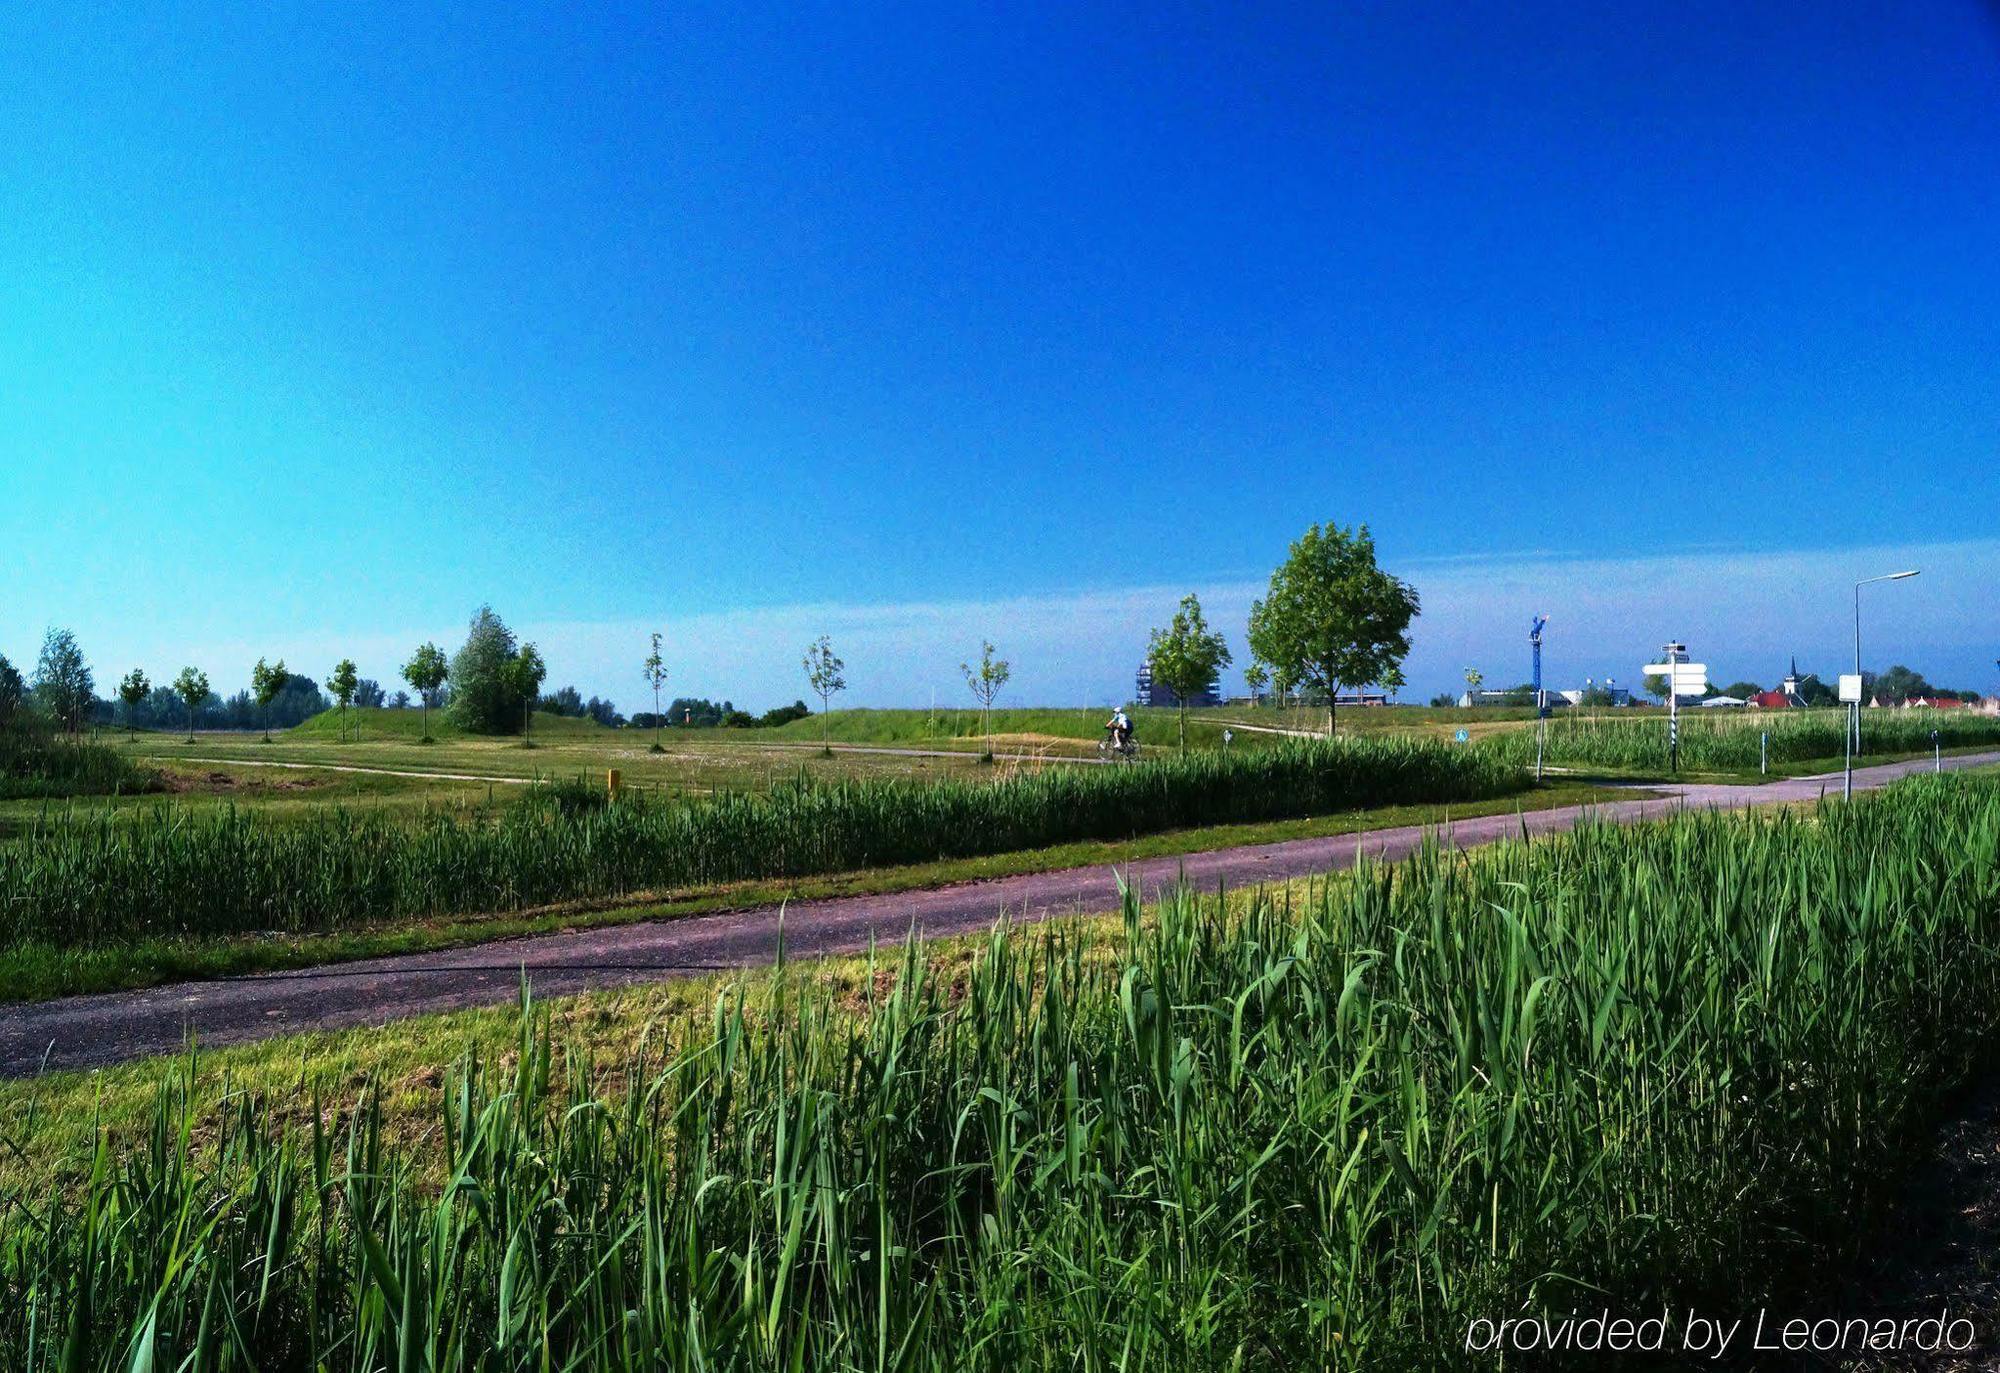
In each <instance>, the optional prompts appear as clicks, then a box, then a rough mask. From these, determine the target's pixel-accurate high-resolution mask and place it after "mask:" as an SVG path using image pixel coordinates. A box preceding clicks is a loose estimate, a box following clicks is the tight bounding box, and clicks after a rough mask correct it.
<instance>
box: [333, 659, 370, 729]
mask: <svg viewBox="0 0 2000 1373" xmlns="http://www.w3.org/2000/svg"><path fill="white" fill-rule="evenodd" d="M360 688H361V677H360V674H358V673H357V672H356V671H355V670H354V660H353V659H352V658H342V659H341V660H340V661H339V662H338V663H337V664H335V665H334V669H333V676H331V677H329V678H327V679H326V689H327V690H328V691H330V692H332V693H333V699H334V700H336V701H338V702H340V737H341V738H343V739H345V738H346V737H347V707H348V705H349V703H351V702H352V701H353V700H354V693H355V692H356V691H358V690H360Z"/></svg>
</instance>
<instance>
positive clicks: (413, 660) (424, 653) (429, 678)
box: [403, 643, 451, 744]
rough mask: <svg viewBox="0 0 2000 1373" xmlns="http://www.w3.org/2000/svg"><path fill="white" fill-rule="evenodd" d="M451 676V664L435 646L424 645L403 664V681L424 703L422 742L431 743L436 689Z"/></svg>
mask: <svg viewBox="0 0 2000 1373" xmlns="http://www.w3.org/2000/svg"><path fill="white" fill-rule="evenodd" d="M449 676H451V662H450V660H448V659H447V658H446V657H445V656H444V650H443V649H441V648H439V647H438V646H437V645H436V644H429V643H427V644H424V645H423V646H422V647H420V648H419V649H418V650H417V651H416V652H415V653H413V654H411V655H410V661H409V662H407V663H404V664H403V680H404V681H406V682H408V683H409V684H410V685H411V686H412V687H414V688H416V692H417V699H418V700H420V701H422V702H423V703H424V723H423V731H424V733H423V742H424V743H426V744H428V743H430V742H431V707H432V706H434V705H436V704H437V694H438V688H440V687H442V686H443V685H444V684H445V679H446V678H447V677H449Z"/></svg>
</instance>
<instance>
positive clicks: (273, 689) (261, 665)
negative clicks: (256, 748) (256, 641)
mask: <svg viewBox="0 0 2000 1373" xmlns="http://www.w3.org/2000/svg"><path fill="white" fill-rule="evenodd" d="M290 678H291V674H290V673H288V672H286V671H285V660H284V659H283V658H280V659H278V661H277V662H275V663H266V662H265V661H264V660H263V659H262V658H259V659H258V660H257V666H255V667H253V668H251V669H250V690H251V693H252V694H253V695H255V696H256V698H257V707H258V709H260V710H262V711H263V712H264V742H265V743H267V744H268V743H270V742H271V702H273V701H275V700H277V699H278V693H280V692H282V691H283V690H284V689H285V683H286V682H287V681H289V680H290Z"/></svg>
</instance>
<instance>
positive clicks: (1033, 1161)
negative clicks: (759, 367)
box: [0, 778, 2000, 1370]
mask: <svg viewBox="0 0 2000 1373" xmlns="http://www.w3.org/2000/svg"><path fill="white" fill-rule="evenodd" d="M1996 936H2000V787H1996V786H1995V785H1994V784H1992V783H1991V782H1974V781H1969V780H1966V779H1957V778H1948V779H1936V780H1931V779H1925V780H1922V781H1918V782H1914V783H1910V784H1906V785H1904V786H1901V787H1898V788H1896V789H1894V790H1893V791H1892V792H1890V793H1889V794H1887V795H1885V796H1883V797H1881V798H1878V799H1871V800H1869V801H1866V802H1863V803H1860V804H1857V805H1853V806H1840V805H1829V806H1826V807H1822V808H1820V809H1818V810H1816V811H1813V812H1811V813H1807V814H1795V813H1783V814H1777V815H1772V816H1768V817H1758V818H1755V819H1744V818H1731V817H1718V816H1710V815H1687V816H1684V817H1681V818H1677V819H1675V820H1673V821H1670V822H1667V823H1663V824H1658V825H1650V826H1641V827H1637V828H1631V829H1614V828H1591V829H1586V830H1584V831H1581V832H1579V833H1578V834H1576V835H1574V836H1573V837H1570V838H1566V839H1563V840H1558V841H1538V842H1534V843H1527V844H1515V845H1509V846H1504V847H1502V848H1498V849H1494V850H1487V851H1483V852H1481V853H1480V854H1478V855H1475V856H1472V857H1469V858H1467V857H1460V856H1454V855H1448V854H1443V853H1439V852H1431V853H1426V854H1423V855H1420V856H1418V857H1416V858H1414V859H1412V860H1410V861H1409V862H1407V863H1405V864H1401V865H1398V866H1397V867H1395V868H1382V869H1367V870H1363V871H1361V872H1358V873H1356V874H1355V875H1353V876H1352V877H1351V878H1349V879H1347V880H1344V881H1341V882H1338V883H1331V884H1327V885H1324V886H1321V887H1319V888H1317V889H1316V890H1315V891H1314V892H1312V893H1311V894H1310V895H1305V896H1297V895H1293V896H1289V897H1287V896H1282V895H1280V894H1277V893H1267V894H1264V895H1262V896H1259V897H1252V898H1249V899H1245V900H1241V901H1239V902H1237V903H1236V904H1235V905H1234V906H1233V907H1230V908H1226V907H1225V906H1224V904H1223V903H1222V902H1221V901H1220V900H1219V899H1218V898H1217V897H1214V896H1211V895H1203V894H1198V893H1194V892H1186V891H1183V892H1181V893H1179V894H1177V895H1176V896H1174V897H1173V898H1172V899H1171V900H1169V901H1167V902H1165V903H1163V905H1162V906H1161V907H1160V908H1159V909H1158V910H1157V911H1156V912H1154V913H1153V914H1152V915H1151V917H1150V918H1144V917H1142V913H1141V912H1140V911H1138V910H1137V909H1136V908H1132V907H1128V909H1127V911H1126V912H1125V919H1124V920H1123V921H1122V922H1120V923H1118V924H1116V925H1114V926H1112V927H1110V928H1108V929H1107V928H1106V927H1105V926H1103V925H1080V924H1054V925H1048V926H1042V927H1037V928H1035V929H1033V930H1024V931H1007V930H1005V929H1001V930H996V932H995V933H994V934H993V936H992V937H991V938H990V939H989V940H987V941H985V943H984V944H983V945H982V946H981V947H980V949H979V951H978V953H977V955H976V957H974V958H973V959H972V960H971V961H970V962H969V963H962V964H955V965H947V966H946V967H945V968H943V969H939V968H937V967H935V966H934V964H933V961H932V959H931V957H930V956H929V955H928V954H927V953H926V951H924V950H922V949H920V948H917V947H914V946H913V947H912V948H911V949H909V950H907V951H906V952H905V953H904V954H903V955H902V956H901V957H900V958H899V959H898V960H896V961H895V962H893V963H890V964H886V965H883V966H880V967H876V968H864V969H863V970H862V974H861V976H860V978H859V979H858V986H857V987H856V988H855V989H853V990H851V991H843V990H837V989H835V988H833V987H830V986H829V985H827V984H826V983H824V982H821V981H818V980H814V979H810V978H800V977H798V976H796V975H794V974H781V975H779V976H778V977H777V978H776V979H775V980H773V981H770V982H768V983H764V984H762V985H763V987H764V991H763V993H762V994H761V995H760V996H757V997H752V996H751V995H749V994H748V992H747V984H743V985H745V986H746V991H745V992H744V993H742V994H738V993H736V992H734V991H729V990H724V991H723V992H722V993H721V994H719V995H717V996H716V997H715V999H714V1000H713V1002H712V1003H710V1004H709V1005H708V1006H706V1007H702V1008H692V1009H691V1008H688V1007H687V1005H686V1003H685V1002H672V1001H669V1002H664V1003H662V1005H661V1010H660V1016H659V1018H658V1019H656V1020H653V1021H651V1022H650V1023H649V1024H648V1026H647V1028H646V1030H645V1032H644V1033H643V1035H642V1036H641V1038H640V1039H639V1041H638V1043H637V1046H636V1047H633V1048H630V1049H622V1050H621V1051H619V1052H618V1053H617V1055H616V1056H615V1057H611V1056H610V1055H609V1054H608V1053H604V1054H600V1053H599V1052H598V1051H597V1050H596V1049H595V1048H594V1047H593V1046H594V1045H595V1044H596V1043H598V1042H599V1039H598V1036H596V1035H595V1034H593V1033H592V1031H591V1027H590V1025H589V1023H588V1021H587V1020H585V1021H581V1022H579V1021H577V1020H575V1019H561V1020H551V1019H548V1018H545V1016H544V1015H543V1014H540V1013H530V1014H528V1015H525V1016H522V1017H521V1018H520V1019H519V1022H518V1025H517V1028H516V1030H515V1033H514V1036H513V1039H512V1042H511V1045H509V1046H508V1047H506V1048H500V1047H498V1045H497V1044H496V1043H495V1041H494V1039H493V1038H492V1037H490V1036H486V1037H483V1038H482V1041H481V1042H482V1044H483V1045H484V1047H483V1048H482V1049H481V1050H480V1051H479V1052H478V1053H476V1054H475V1055H472V1056H469V1057H467V1058H466V1059H464V1060H462V1061H460V1062H459V1063H458V1064H456V1065H455V1066H453V1067H452V1068H451V1069H450V1070H449V1071H447V1072H442V1073H430V1072H421V1073H420V1076H418V1077H417V1078H416V1079H415V1080H414V1081H377V1082H367V1081H364V1082H360V1083H350V1084H348V1086H347V1089H346V1090H345V1091H344V1092H342V1093H341V1094H340V1095H339V1096H338V1097H337V1098H329V1097H326V1096H320V1097H317V1098H314V1099H313V1100H312V1101H311V1104H310V1107H309V1109H307V1110H306V1111H305V1112H304V1116H305V1119H304V1120H303V1121H300V1120H299V1113H298V1110H297V1103H296V1102H293V1103H290V1104H287V1103H286V1102H284V1101H283V1100H276V1099H273V1097H272V1096H267V1095H263V1094H252V1093H248V1092H243V1093H234V1092H232V1093H228V1094H225V1095H224V1096H223V1097H222V1098H221V1099H220V1101H219V1102H217V1103H216V1104H214V1105H206V1104H204V1105H199V1106H197V1105H196V1104H195V1103H196V1102H207V1101H209V1100H210V1098H209V1097H208V1096H207V1094H206V1093H205V1091H204V1090H203V1089H201V1088H199V1087H198V1086H189V1085H184V1080H183V1077H182V1075H181V1073H180V1072H179V1071H177V1070H175V1069H172V1068H169V1069H167V1070H165V1071H164V1072H162V1073H161V1076H160V1079H159V1081H160V1087H159V1091H158V1095H157V1097H156V1102H155V1106H154V1108H153V1111H152V1113H151V1124H150V1128H148V1129H147V1130H146V1131H145V1132H144V1134H143V1136H142V1137H141V1138H140V1140H139V1141H138V1142H137V1143H136V1145H134V1146H132V1147H116V1148H114V1147H112V1146H111V1145H110V1144H108V1143H103V1141H104V1139H105V1138H106V1137H105V1136H103V1135H97V1136H96V1137H95V1138H96V1141H97V1143H96V1144H95V1145H94V1147H95V1149H96V1152H95V1153H94V1154H93V1153H91V1152H88V1151H86V1152H85V1153H84V1154H83V1155H82V1156H81V1157H79V1158H77V1159H76V1160H74V1164H75V1165H76V1166H77V1167H78V1169H79V1170H80V1171H81V1176H80V1178H79V1180H78V1181H77V1182H76V1183H75V1185H73V1186H70V1187H58V1188H49V1187H46V1186H35V1187H24V1188H21V1189H19V1190H17V1191H15V1192H13V1193H12V1194H11V1195H8V1196H5V1197H4V1198H0V1212H4V1213H5V1214H6V1215H8V1216H9V1218H10V1222H11V1223H10V1224H9V1225H8V1226H7V1228H6V1229H5V1231H4V1238H0V1348H6V1349H7V1350H9V1351H10V1354H11V1355H12V1357H13V1358H14V1359H15V1361H16V1362H17V1363H19V1364H20V1365H22V1366H24V1367H27V1368H31V1369H42V1368H55V1367H64V1366H78V1365H81V1366H90V1367H98V1366H109V1365H112V1364H116V1365H117V1366H119V1367H135V1366H138V1367H179V1366H183V1364H184V1362H185V1363H188V1364H189V1365H199V1366H204V1367H213V1366H217V1365H219V1364H220V1363H221V1362H222V1361H223V1359H224V1357H225V1353H226V1356H227V1357H228V1358H229V1359H230V1360H231V1361H232V1362H233V1363H234V1364H235V1365H237V1366H246V1367H247V1366H252V1365H254V1366H260V1367H279V1366H285V1367H292V1366H320V1367H327V1368H354V1369H359V1368H369V1369H373V1368H386V1367H427V1368H437V1369H463V1368H474V1367H479V1368H492V1367H517V1366H518V1367H525V1366H529V1365H530V1364H532V1365H534V1366H538V1367H539V1366H548V1367H576V1366H590V1367H609V1366H618V1367H649V1368H697V1367H699V1368H722V1367H730V1368H777V1367H788V1368H801V1369H804V1368H836V1367H864V1366H865V1367H890V1366H894V1367H898V1368H904V1369H947V1368H949V1369H985V1368H992V1369H1020V1368H1051V1369H1053V1368H1062V1369H1074V1368H1087V1369H1088V1368H1111V1367H1119V1368H1126V1369H1145V1368H1158V1369H1239V1368H1246V1367H1273V1368H1275V1367H1286V1368H1293V1367H1296V1368H1328V1369H1343V1368H1369V1369H1384V1370H1407V1369H1417V1368H1457V1367H1462V1366H1464V1363H1465V1356H1464V1354H1463V1352H1462V1350H1463V1340H1464V1338H1465V1330H1466V1324H1467V1321H1468V1319H1469V1318H1470V1317H1472V1316H1474V1315H1491V1314H1493V1313H1495V1312H1507V1313H1513V1312H1516V1311H1521V1310H1527V1311H1536V1310H1541V1309H1549V1310H1552V1311H1554V1312H1556V1313H1562V1312H1565V1311H1567V1310H1569V1309H1570V1308H1571V1307H1573V1306H1581V1305H1587V1306H1589V1307H1590V1308H1591V1309H1596V1308H1597V1307H1598V1306H1600V1305H1609V1306H1610V1307H1612V1308H1613V1309H1614V1310H1620V1311H1645V1310H1658V1309H1660V1308H1662V1307H1665V1306H1680V1305H1702V1306H1707V1305H1712V1304H1716V1303H1720V1304H1721V1307H1722V1309H1727V1310H1732V1311H1734V1310H1739V1309H1749V1308H1751V1307H1754V1306H1757V1305H1760V1304H1764V1303H1767V1302H1769V1303H1785V1302H1790V1303H1799V1302H1804V1301H1808V1300H1809V1299H1811V1298H1813V1297H1816V1296H1820V1295H1823V1293H1824V1291H1825V1290H1826V1284H1827V1281H1828V1277H1829V1275H1830V1274H1837V1273H1839V1272H1840V1271H1841V1270H1842V1268H1843V1266H1844V1264H1845V1263H1846V1262H1847V1260H1848V1259H1850V1258H1851V1257H1852V1253H1853V1247H1854V1244H1855V1242H1856V1237H1857V1235H1859V1234H1861V1233H1863V1232H1864V1230H1865V1223H1866V1221H1867V1219H1868V1218H1869V1217H1870V1216H1872V1215H1874V1214H1876V1213H1877V1212H1878V1210H1879V1208H1880V1207H1881V1206H1882V1204H1883V1202H1884V1199H1885V1198H1886V1197H1887V1196H1888V1195H1890V1194H1891V1192H1892V1190H1893V1187H1894V1183H1895V1179H1896V1174H1897V1170H1898V1168H1899V1166H1900V1164H1901V1162H1902V1160H1903V1158H1904V1157H1905V1154H1906V1150H1907V1148H1908V1145H1909V1143H1910V1141H1911V1140H1912V1139H1914V1138H1916V1137H1918V1136H1919V1135H1920V1133H1921V1132H1922V1131H1923V1130H1925V1129H1926V1128H1927V1127H1928V1125H1929V1124H1930V1122H1931V1120H1932V1118H1933V1117H1934V1115H1935V1114H1936V1111H1937V1109H1938V1106H1939V1103H1940V1101H1941V1100H1942V1099H1944V1096H1945V1094H1946V1093H1948V1092H1949V1091H1951V1090H1952V1089H1953V1088H1954V1087H1955V1086H1956V1085H1958V1084H1960V1083H1962V1082H1964V1081H1965V1080H1966V1079H1967V1077H1968V1076H1969V1075H1970V1074H1972V1073H1974V1072H1976V1071H1978V1070H1979V1069H1981V1068H1982V1067H1984V1066H1985V1065H1986V1064H1987V1062H1988V1061H1989V1060H1990V1047H1991V1045H1992V1043H1993V1034H1994V1031H1995V1030H1996V1029H2000V938H1996ZM625 1042H626V1043H631V1041H630V1040H629V1039H627V1040H626V1041H625ZM32 1090H33V1089H32V1088H27V1089H16V1093H17V1094H18V1093H19V1092H21V1091H30V1092H31V1091H32ZM56 1090H58V1091H66V1090H68V1089H67V1088H66V1087H65V1086H64V1085H63V1084H57V1087H56ZM413 1098H414V1099H416V1100H419V1101H421V1102H424V1103H427V1105H428V1109H429V1112H430V1117H429V1118H430V1120H431V1121H432V1122H433V1125H432V1128H431V1129H430V1130H429V1131H428V1132H427V1133H426V1135H425V1137H424V1138H422V1139H420V1140H416V1141H412V1140H410V1139H409V1138H407V1137H406V1136H402V1135H399V1134H398V1133H396V1132H395V1131H393V1130H392V1129H391V1128H390V1126H389V1121H390V1112H391V1107H390V1106H389V1105H387V1104H385V1103H391V1102H398V1101H400V1102H407V1101H409V1100H411V1099H413ZM13 1099H14V1100H15V1101H16V1102H18V1101H19V1096H18V1095H16V1096H15V1097H14V1098H13ZM17 1109H18V1108H17ZM28 1109H29V1111H30V1113H32V1110H33V1107H32V1105H30V1107H29V1108H28ZM294 1122H297V1123H294ZM20 1134H21V1135H22V1137H27V1138H33V1137H35V1135H36V1131H35V1128H34V1127H33V1125H32V1124H30V1125H27V1126H23V1127H21V1129H20ZM66 1350H67V1351H68V1353H67V1355H66V1354H65V1351H66Z"/></svg>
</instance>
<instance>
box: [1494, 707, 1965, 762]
mask: <svg viewBox="0 0 2000 1373" xmlns="http://www.w3.org/2000/svg"><path fill="white" fill-rule="evenodd" d="M1546 728H1547V739H1546V745H1545V746H1546V749H1547V753H1546V755H1545V756H1546V761H1548V762H1549V763H1552V764H1555V765H1556V766H1558V767H1609V768H1623V769H1631V770H1637V771H1654V772H1661V773H1664V772H1665V771H1666V770H1667V766H1668V757H1667V721H1666V719H1665V717H1663V716H1660V715H1648V716H1644V717H1640V718H1632V717H1629V716H1626V717H1621V716H1619V715H1616V714H1611V715H1590V714H1586V713H1583V712H1580V711H1578V712H1569V713H1565V714H1559V715H1555V716H1552V717H1551V718H1550V720H1549V722H1548V724H1547V727H1546ZM1846 729H1847V712H1846V711H1845V710H1782V711H1769V712H1765V711H1756V712H1750V711H1735V710H1730V711H1722V710H1684V711H1682V712H1681V715H1680V745H1681V749H1680V752H1681V758H1680V761H1681V767H1682V768H1684V769H1690V770H1694V771H1701V770H1704V769H1706V770H1713V771H1720V772H1727V771H1745V770H1749V771H1754V770H1755V769H1756V767H1757V765H1758V761H1759V748H1760V736H1761V735H1763V734H1766V733H1768V734H1769V735H1770V736H1771V742H1770V761H1771V762H1773V763H1801V762H1807V761H1810V760H1813V759H1819V758H1825V759H1831V760H1838V759H1839V758H1840V757H1841V756H1842V753H1843V750H1844V748H1845V741H1846ZM1932 730H1936V731H1937V732H1938V736H1939V738H1938V742H1939V743H1940V744H1941V745H1942V746H1943V747H1945V748H1948V749H1949V748H1965V747H1971V746H1975V745H1980V744H2000V718H1996V717H1993V716H1988V715H1975V714H1973V713H1972V712H1970V711H1965V710H1929V709H1922V708H1919V709H1915V710H1893V711H1892V710H1871V711H1866V712H1864V714H1863V718H1862V747H1863V749H1864V750H1865V751H1866V752H1865V753H1864V755H1863V756H1864V757H1865V756H1867V755H1868V754H1894V753H1922V752H1926V751H1928V750H1929V749H1930V747H1931V731H1932ZM1477 747H1479V748H1481V749H1484V750H1487V751H1488V752H1491V753H1493V754H1495V755H1496V756H1498V757H1501V758H1504V759H1506V760H1507V761H1508V762H1510V763H1513V764H1515V765H1517V766H1525V765H1532V764H1533V762H1534V759H1535V734H1534V730H1533V729H1532V728H1528V729H1521V730H1508V731H1505V732H1503V733H1495V734H1492V735H1489V736H1488V737H1487V738H1485V739H1483V740H1482V741H1480V743H1479V744H1478V746H1477Z"/></svg>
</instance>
